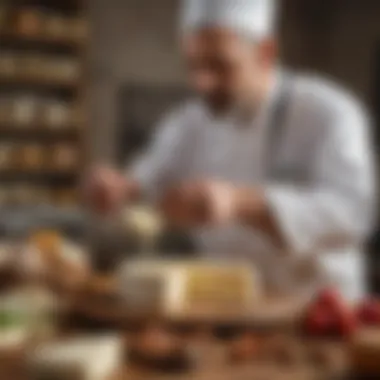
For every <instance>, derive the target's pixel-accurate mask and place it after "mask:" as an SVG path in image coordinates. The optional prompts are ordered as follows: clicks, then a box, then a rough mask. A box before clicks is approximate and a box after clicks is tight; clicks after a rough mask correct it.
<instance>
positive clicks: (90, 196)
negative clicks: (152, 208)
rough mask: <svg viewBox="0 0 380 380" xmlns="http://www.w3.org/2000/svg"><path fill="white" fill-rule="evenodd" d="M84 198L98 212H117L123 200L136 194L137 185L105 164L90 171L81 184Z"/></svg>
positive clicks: (127, 200)
mask: <svg viewBox="0 0 380 380" xmlns="http://www.w3.org/2000/svg"><path fill="white" fill-rule="evenodd" d="M83 193H84V194H83V195H84V200H85V202H87V204H88V205H89V206H90V207H91V209H92V210H94V211H95V212H97V213H99V214H103V215H105V214H112V213H115V212H117V211H118V210H119V209H120V207H121V206H122V205H123V203H124V202H129V201H131V200H132V199H134V198H135V197H137V195H138V186H137V184H136V183H135V182H134V181H130V180H128V179H126V178H125V176H124V175H123V174H122V173H119V172H118V171H117V170H114V169H112V168H109V167H105V166H98V167H96V168H94V169H93V170H91V171H90V173H89V175H88V176H86V178H85V181H84V184H83Z"/></svg>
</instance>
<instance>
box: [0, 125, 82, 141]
mask: <svg viewBox="0 0 380 380" xmlns="http://www.w3.org/2000/svg"><path fill="white" fill-rule="evenodd" d="M80 132H81V130H80V129H79V128H77V127H75V126H69V125H67V126H64V127H63V126H62V127H59V128H51V127H48V126H44V125H43V124H39V123H33V124H31V125H20V124H17V123H2V122H0V138H12V139H31V140H32V139H33V140H38V139H41V140H52V139H53V140H55V139H65V140H67V139H77V138H79V137H80V136H81V133H80Z"/></svg>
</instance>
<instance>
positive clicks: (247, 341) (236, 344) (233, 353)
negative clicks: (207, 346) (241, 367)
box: [228, 334, 260, 364]
mask: <svg viewBox="0 0 380 380" xmlns="http://www.w3.org/2000/svg"><path fill="white" fill-rule="evenodd" d="M259 350H260V342H259V340H258V339H257V337H255V336H254V335H252V334H243V335H242V336H240V337H239V338H236V339H235V340H234V341H233V342H232V343H231V345H230V347H229V354H228V359H229V361H230V362H231V363H236V364H241V363H246V362H248V363H249V362H251V361H253V360H255V359H257V358H258V354H259Z"/></svg>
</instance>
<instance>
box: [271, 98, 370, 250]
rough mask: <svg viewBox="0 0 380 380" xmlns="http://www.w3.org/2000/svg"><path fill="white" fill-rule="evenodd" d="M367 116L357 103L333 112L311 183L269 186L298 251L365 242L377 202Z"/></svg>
mask: <svg viewBox="0 0 380 380" xmlns="http://www.w3.org/2000/svg"><path fill="white" fill-rule="evenodd" d="M368 124H369V123H368V120H367V118H366V117H365V115H364V112H362V111H361V110H360V109H359V107H358V108H356V107H351V106H350V107H348V105H347V107H346V109H345V110H342V109H338V110H336V111H335V112H333V115H332V118H331V119H330V121H329V125H328V126H327V127H328V128H327V133H326V135H325V138H324V139H323V140H324V141H323V143H322V144H321V147H320V148H321V149H320V150H319V154H318V157H317V160H316V161H317V163H316V175H315V178H314V181H313V185H312V186H309V187H307V188H297V187H291V186H286V185H281V184H278V185H276V184H274V185H273V186H271V187H269V188H268V189H267V199H268V201H269V204H270V207H271V209H272V211H273V214H274V216H275V218H276V220H277V222H278V224H279V227H280V229H281V230H282V232H283V235H284V237H285V240H286V241H287V243H288V247H287V248H288V249H289V250H290V251H291V252H294V253H301V254H302V253H305V252H315V251H316V250H318V249H323V248H331V247H341V246H342V245H346V244H356V243H359V244H360V243H361V242H362V241H363V239H364V238H365V237H366V235H367V233H368V232H369V231H370V227H371V223H372V219H373V215H372V213H373V210H374V208H375V204H374V199H375V178H374V171H373V170H372V169H373V168H372V157H371V156H372V150H371V148H370V144H369V136H368Z"/></svg>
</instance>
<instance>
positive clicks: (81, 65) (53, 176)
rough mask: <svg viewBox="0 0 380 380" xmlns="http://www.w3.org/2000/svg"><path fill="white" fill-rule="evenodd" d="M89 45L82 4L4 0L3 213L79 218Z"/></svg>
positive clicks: (0, 27) (0, 73) (0, 92)
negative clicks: (78, 194)
mask: <svg viewBox="0 0 380 380" xmlns="http://www.w3.org/2000/svg"><path fill="white" fill-rule="evenodd" d="M87 42H88V20H87V15H86V4H85V0H83V1H81V0H0V195H1V196H0V210H5V209H7V210H10V209H14V210H16V208H17V218H18V219H20V220H21V219H22V218H24V219H25V220H26V219H35V220H36V219H38V217H37V216H36V213H38V210H42V209H43V210H44V211H43V212H42V211H41V213H43V214H44V218H45V219H49V220H52V219H54V218H55V217H57V218H58V219H59V216H60V215H63V214H64V215H65V222H67V219H68V218H67V216H68V215H70V213H71V214H73V215H74V214H75V216H76V217H75V218H76V220H78V214H79V213H80V205H79V202H78V197H77V195H76V192H77V185H78V180H79V178H80V173H81V171H82V168H83V165H84V162H85V160H86V153H85V152H86V144H85V141H86V129H87V128H86V110H85V101H86V99H85V94H86V56H87V54H86V48H87V45H88V44H87ZM28 147H30V148H28ZM7 154H8V156H7ZM23 155H25V157H23ZM36 155H37V157H38V158H36ZM20 156H21V157H20ZM41 157H42V158H41ZM20 162H21V164H20ZM22 163H25V165H24V164H22ZM20 190H22V191H20ZM17 191H18V193H19V194H24V196H25V194H26V195H27V197H26V198H27V199H28V201H26V200H25V199H19V200H17V199H15V194H18V193H17ZM65 191H66V193H67V196H66V199H65V202H63V201H62V198H64V197H62V196H61V195H62V193H63V192H65ZM7 192H9V194H8V195H7ZM69 193H70V194H72V201H71V202H70V201H68V199H69ZM16 198H17V197H16ZM41 198H43V202H42V204H41ZM37 199H38V201H37ZM42 206H43V207H42ZM47 210H48V211H47ZM47 213H49V214H50V216H49V218H47V217H46V214H47ZM3 215H4V213H3ZM10 215H12V212H10V213H8V214H7V216H10ZM32 215H33V216H32ZM3 219H7V220H3ZM6 223H10V221H9V217H7V218H1V217H0V230H1V228H2V226H3V224H6ZM10 224H12V223H10ZM13 224H15V223H13ZM16 224H17V223H16Z"/></svg>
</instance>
